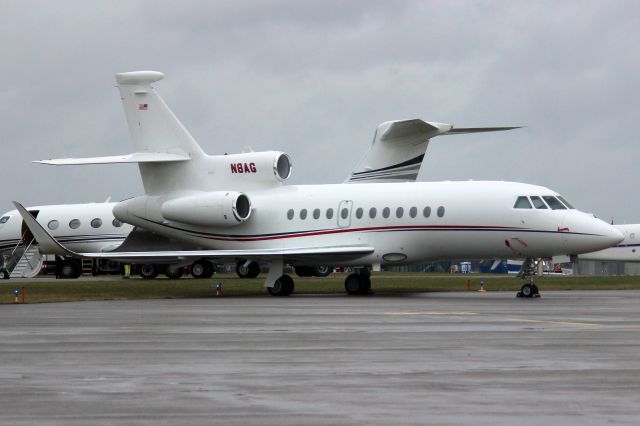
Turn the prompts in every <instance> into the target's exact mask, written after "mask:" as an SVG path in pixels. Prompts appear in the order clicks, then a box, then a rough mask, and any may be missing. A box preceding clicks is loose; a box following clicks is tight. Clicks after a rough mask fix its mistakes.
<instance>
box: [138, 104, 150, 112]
mask: <svg viewBox="0 0 640 426" xmlns="http://www.w3.org/2000/svg"><path fill="white" fill-rule="evenodd" d="M148 107H149V104H138V110H140V111H146V110H147V108H148Z"/></svg>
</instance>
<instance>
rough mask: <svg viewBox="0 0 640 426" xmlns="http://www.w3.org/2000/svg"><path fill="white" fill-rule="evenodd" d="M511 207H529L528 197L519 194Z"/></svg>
mask: <svg viewBox="0 0 640 426" xmlns="http://www.w3.org/2000/svg"><path fill="white" fill-rule="evenodd" d="M513 208H514V209H530V208H531V203H530V202H529V199H528V198H527V197H524V196H520V197H518V199H517V200H516V203H515V204H514V205H513Z"/></svg>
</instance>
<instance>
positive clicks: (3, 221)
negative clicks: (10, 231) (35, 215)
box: [0, 216, 11, 225]
mask: <svg viewBox="0 0 640 426" xmlns="http://www.w3.org/2000/svg"><path fill="white" fill-rule="evenodd" d="M9 219H11V216H2V217H0V225H2V224H3V223H7V222H8V221H9Z"/></svg>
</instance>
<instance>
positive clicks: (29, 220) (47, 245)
mask: <svg viewBox="0 0 640 426" xmlns="http://www.w3.org/2000/svg"><path fill="white" fill-rule="evenodd" d="M13 204H14V205H15V206H16V209H18V213H20V216H22V219H23V220H24V223H25V224H26V225H27V227H28V228H29V230H30V231H31V233H32V234H33V236H34V237H35V239H36V241H37V242H38V244H39V245H40V251H42V252H44V253H47V254H57V255H61V256H71V257H77V258H82V257H83V256H82V255H79V254H78V253H75V252H73V251H71V250H69V249H68V248H66V247H64V246H63V245H62V244H60V243H59V242H57V241H56V240H55V239H54V238H53V237H52V236H51V234H49V232H47V230H46V229H44V228H43V227H42V225H40V224H39V223H38V221H36V219H35V218H34V217H33V215H32V214H31V213H29V212H28V211H27V209H25V208H24V207H23V206H22V204H20V203H18V202H17V201H14V202H13Z"/></svg>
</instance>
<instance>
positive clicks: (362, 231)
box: [114, 181, 622, 265]
mask: <svg viewBox="0 0 640 426" xmlns="http://www.w3.org/2000/svg"><path fill="white" fill-rule="evenodd" d="M244 193H245V194H247V196H248V197H249V198H250V199H251V205H252V213H251V217H250V219H249V220H247V221H246V222H244V223H241V224H239V225H236V226H227V227H203V226H194V225H187V224H183V223H179V222H176V221H168V220H165V219H164V218H163V217H162V214H161V206H162V204H163V203H165V202H166V201H169V200H171V199H172V197H176V198H177V197H181V196H184V195H185V194H184V193H173V194H171V193H169V194H168V195H159V196H152V195H147V196H142V197H136V198H133V199H130V200H126V201H123V202H121V203H119V204H118V205H117V206H116V207H115V208H114V214H115V216H116V217H117V218H119V219H120V220H122V221H126V222H128V223H131V224H133V225H137V226H141V227H144V228H147V229H149V230H152V231H155V232H157V233H159V234H162V235H166V236H169V237H173V238H177V239H180V240H182V241H186V242H189V243H191V244H193V245H194V246H196V247H200V248H205V249H217V250H222V249H228V250H233V249H237V250H242V249H250V248H251V249H257V248H301V247H326V246H340V245H351V246H352V245H366V246H370V247H374V248H375V251H374V253H372V254H370V255H367V256H366V257H364V258H360V259H357V260H353V261H349V262H341V263H342V264H383V265H384V264H399V263H413V262H420V261H426V260H441V259H452V258H456V259H459V258H465V259H483V258H529V257H550V256H553V255H561V254H562V255H564V254H578V253H584V252H589V251H593V250H597V249H601V248H604V247H608V246H610V245H611V244H615V243H616V242H617V241H620V240H621V238H622V236H621V234H620V233H619V232H618V231H616V230H615V229H614V228H612V227H611V226H610V225H609V224H607V223H605V222H603V221H601V220H599V219H596V218H595V217H594V216H593V215H589V214H586V213H583V212H580V211H578V210H575V209H563V210H552V209H549V208H547V209H544V210H537V209H518V208H514V203H515V201H516V199H517V197H518V196H531V195H537V196H543V195H546V196H548V195H552V196H553V195H556V193H555V192H554V191H552V190H550V189H548V188H544V187H540V186H535V185H528V184H520V183H512V182H473V181H470V182H433V183H431V182H405V183H376V184H338V185H304V186H295V185H294V186H277V187H273V188H269V189H256V190H247V191H244ZM372 209H375V213H376V214H375V215H374V217H372V214H371V213H372V211H373V210H372ZM387 209H388V213H389V214H388V216H387V215H386V213H387ZM425 209H426V210H428V211H429V214H428V216H427V215H425V214H424V213H425ZM328 212H329V213H330V214H329V215H328V214H327V213H328ZM414 213H415V214H414ZM385 216H386V217H385ZM320 261H321V262H325V263H326V262H327V259H322V260H319V262H320ZM336 261H337V260H336Z"/></svg>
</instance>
